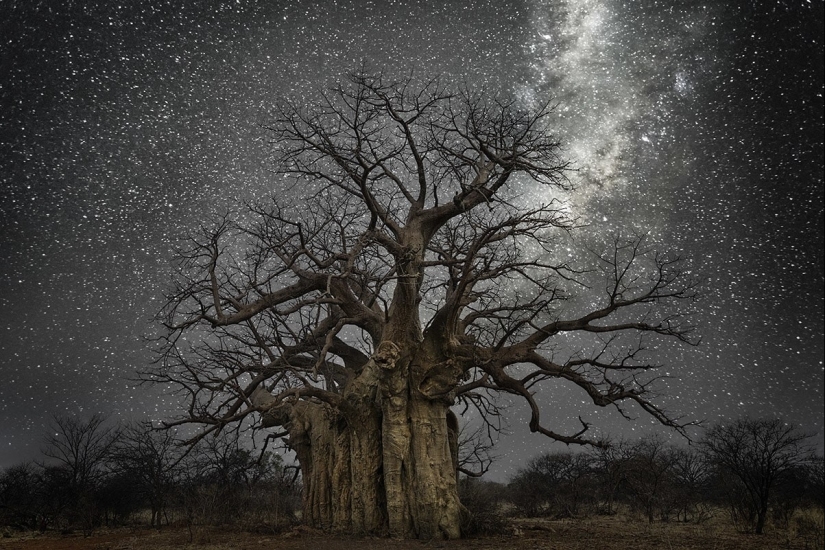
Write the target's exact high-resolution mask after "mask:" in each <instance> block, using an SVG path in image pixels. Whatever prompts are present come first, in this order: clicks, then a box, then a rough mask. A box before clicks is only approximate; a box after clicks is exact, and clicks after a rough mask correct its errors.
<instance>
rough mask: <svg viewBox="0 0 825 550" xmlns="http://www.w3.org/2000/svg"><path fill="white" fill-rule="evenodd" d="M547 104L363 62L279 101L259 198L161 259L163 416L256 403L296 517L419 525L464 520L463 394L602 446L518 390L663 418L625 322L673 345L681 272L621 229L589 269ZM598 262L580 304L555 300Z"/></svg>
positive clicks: (559, 435)
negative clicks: (169, 390) (172, 282)
mask: <svg viewBox="0 0 825 550" xmlns="http://www.w3.org/2000/svg"><path fill="white" fill-rule="evenodd" d="M552 112H553V110H552V107H551V105H549V104H545V105H540V106H538V107H530V106H525V105H522V104H521V103H520V102H519V101H517V100H513V99H503V98H501V97H487V96H485V95H484V94H483V93H478V92H475V91H472V90H468V89H459V90H457V91H451V90H448V89H447V88H446V87H445V86H443V85H442V84H441V83H440V82H439V81H438V80H428V81H423V82H420V81H417V80H415V79H414V78H407V79H403V80H390V79H388V78H387V77H384V76H382V75H372V74H365V73H363V72H362V73H356V74H352V75H351V76H350V78H349V80H348V82H347V83H345V84H344V85H341V86H338V87H335V88H334V89H332V90H330V91H328V92H326V93H323V94H322V95H321V96H320V99H319V100H318V103H317V104H315V105H313V106H310V107H305V106H303V105H301V104H298V103H291V102H285V103H283V104H281V105H280V106H279V107H278V108H277V109H276V111H275V114H274V118H273V121H272V123H271V125H270V127H269V130H270V131H271V135H272V138H273V149H274V155H275V157H276V158H275V165H274V166H275V168H274V170H275V174H276V177H280V179H278V180H277V183H276V185H277V186H278V188H277V191H276V193H275V197H274V200H273V201H272V202H271V203H265V204H256V205H251V206H249V207H248V209H246V210H245V211H244V212H241V213H238V214H236V215H234V216H230V215H227V216H224V217H222V218H221V219H219V220H218V221H217V222H216V223H215V224H212V225H209V224H206V223H205V224H204V226H203V227H201V228H200V230H199V231H197V232H195V234H193V235H192V236H191V238H190V239H189V241H188V244H187V245H186V246H184V247H182V248H181V249H180V251H179V254H180V271H179V275H178V277H177V284H176V287H175V288H174V290H173V291H172V292H170V294H169V295H168V302H167V304H166V307H165V308H164V309H163V311H162V313H161V319H162V322H163V324H164V326H165V328H166V331H167V332H166V334H165V336H164V338H163V346H162V349H161V358H160V360H159V361H158V362H157V364H156V365H155V367H154V368H153V369H152V370H151V372H147V373H145V376H146V378H147V379H150V380H152V381H155V382H158V383H161V384H170V383H171V384H173V385H175V386H176V387H177V388H178V389H179V390H180V392H181V393H182V394H183V395H185V396H186V397H187V398H188V401H189V404H188V411H187V414H186V416H185V417H184V418H181V419H178V420H176V421H173V422H170V424H181V423H199V424H202V425H204V427H205V429H204V430H203V431H202V432H201V435H200V436H199V437H202V436H203V435H205V434H207V433H211V432H214V431H218V430H221V429H222V428H223V427H224V426H226V425H228V424H230V423H238V422H241V421H243V420H244V419H246V418H248V417H249V416H250V415H251V414H252V413H260V415H261V417H262V424H263V425H264V426H268V427H278V428H280V431H278V432H276V435H279V436H284V437H286V438H287V439H288V443H289V445H290V446H291V448H292V449H293V450H294V451H295V452H296V455H297V458H298V460H299V462H300V465H301V469H302V475H303V483H304V503H303V504H304V515H303V517H304V519H305V521H307V522H309V523H310V524H313V525H317V526H320V527H324V528H332V529H337V530H344V531H350V532H356V533H363V532H369V533H384V534H387V533H388V534H391V535H393V536H400V537H418V538H422V539H430V538H433V537H448V538H451V537H458V536H459V535H460V527H459V526H460V516H461V505H460V503H459V498H458V493H457V490H456V486H457V483H456V466H457V464H458V460H457V458H456V456H455V455H456V449H457V438H458V430H457V428H456V426H457V423H456V422H455V417H454V416H453V413H452V412H451V410H450V407H451V406H452V405H454V404H456V403H458V402H462V403H465V404H468V405H469V406H472V407H476V408H477V410H479V412H480V413H481V414H482V415H483V416H484V415H487V414H489V413H491V412H493V413H495V412H496V411H495V406H494V404H492V405H491V403H492V396H493V395H495V394H497V393H500V392H503V393H506V394H510V395H512V396H515V397H517V398H520V399H522V400H523V401H524V402H525V403H526V405H527V407H528V408H529V410H530V421H529V425H530V429H531V430H532V431H533V432H538V433H541V434H544V435H546V436H548V437H549V438H551V439H553V440H556V441H561V442H565V443H581V444H600V441H599V440H598V439H594V438H592V437H590V436H589V434H588V433H587V432H588V428H589V427H590V426H589V424H588V423H587V422H585V421H584V420H581V426H580V428H576V429H574V430H572V431H570V432H566V433H565V432H564V431H563V430H559V429H557V428H555V429H554V428H553V427H552V426H551V425H548V424H547V423H546V422H545V421H543V419H542V415H541V410H540V407H539V401H538V400H537V399H536V397H535V392H536V391H537V390H538V389H540V388H541V387H542V386H543V385H544V384H543V383H544V382H545V381H547V380H557V381H561V382H563V383H565V384H568V385H570V386H571V387H574V388H578V389H579V390H581V391H583V392H584V394H585V395H586V396H588V397H589V399H590V400H591V401H592V402H593V404H594V405H596V406H600V407H604V406H609V405H612V406H615V407H616V408H617V409H618V410H619V411H620V412H621V413H622V414H629V412H627V411H626V410H625V408H624V407H623V406H622V405H623V404H628V403H633V404H635V405H636V406H638V407H639V408H641V410H643V411H645V412H646V413H648V414H650V415H652V416H653V417H654V418H655V419H657V420H658V421H659V422H661V423H663V424H665V425H667V426H671V427H674V428H677V429H678V428H680V427H681V426H680V424H679V422H678V420H677V419H674V418H671V417H670V416H669V415H668V414H667V413H666V412H665V411H663V410H662V409H661V408H660V407H658V406H657V405H656V404H654V403H653V402H652V401H651V400H650V399H649V397H650V395H651V394H650V390H651V383H652V382H653V381H654V380H655V378H656V376H655V374H654V373H653V372H652V371H653V369H655V368H656V366H657V365H656V364H653V363H649V362H647V361H646V360H645V359H644V352H645V351H646V343H645V340H644V339H643V337H644V336H645V335H651V336H655V337H664V338H674V339H677V340H681V341H683V342H691V330H692V328H691V327H690V326H689V325H687V324H685V323H684V322H683V321H684V320H683V317H682V315H680V313H679V311H678V309H676V308H675V307H673V305H674V304H675V303H677V302H680V301H682V300H688V299H691V298H693V297H694V286H695V283H694V281H693V280H691V278H690V277H689V276H688V275H687V274H686V273H685V270H684V268H683V266H682V264H681V262H680V260H679V259H678V258H676V257H670V256H668V255H664V254H659V253H656V252H654V251H653V250H651V249H649V248H648V246H647V243H646V239H645V237H644V236H635V237H631V238H629V239H622V238H619V237H617V238H616V239H615V240H614V241H613V242H612V245H611V247H610V248H609V249H608V250H606V251H601V252H598V253H595V254H594V255H593V257H592V258H593V260H594V263H595V266H592V267H588V268H587V269H585V268H584V267H576V266H574V265H573V262H572V261H570V260H568V257H567V254H566V253H565V254H563V255H562V254H560V253H559V246H560V243H561V242H562V241H561V239H562V238H563V237H565V236H566V234H567V232H569V231H570V230H572V229H573V228H574V226H575V221H574V220H573V219H571V217H570V215H569V214H568V211H567V207H566V205H565V204H564V203H563V202H561V201H560V200H559V199H558V196H559V195H560V194H561V193H564V192H565V191H569V190H570V188H571V186H570V184H569V182H568V180H567V179H566V173H567V171H568V170H569V168H570V167H569V164H568V162H567V161H565V160H563V159H562V158H561V157H560V145H559V143H558V141H557V140H556V139H555V138H554V137H553V135H552V132H551V118H552ZM528 189H538V190H540V194H539V195H537V196H539V197H544V198H543V199H530V198H528V196H527V195H526V191H527V190H528ZM560 258H561V259H560ZM594 272H597V273H599V274H600V275H601V276H602V277H603V278H602V281H603V283H602V284H603V286H602V287H600V288H599V289H598V292H596V294H595V295H594V296H593V297H592V299H591V300H589V301H588V302H587V303H588V304H589V308H588V309H587V310H582V308H581V305H580V304H579V306H577V307H578V309H577V308H572V307H571V308H570V310H567V311H566V310H565V309H564V308H563V307H562V306H564V305H565V303H566V302H565V300H566V299H567V298H568V297H569V296H571V294H570V292H569V290H570V289H576V288H579V289H582V286H581V284H583V283H584V281H585V279H586V278H587V277H590V276H592V275H593V273H594ZM579 283H581V284H579ZM571 333H576V334H581V335H583V336H582V338H575V339H572V340H568V339H567V338H566V336H567V335H570V334H571ZM573 343H575V349H574V348H572V347H571V346H573ZM565 351H566V352H568V353H567V355H566V358H564V357H561V355H560V354H561V353H562V352H565Z"/></svg>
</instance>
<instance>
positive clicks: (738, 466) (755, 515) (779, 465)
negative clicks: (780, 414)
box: [702, 418, 813, 534]
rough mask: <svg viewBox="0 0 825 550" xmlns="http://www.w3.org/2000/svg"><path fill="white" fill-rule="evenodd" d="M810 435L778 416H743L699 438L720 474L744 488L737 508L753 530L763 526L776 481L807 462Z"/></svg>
mask: <svg viewBox="0 0 825 550" xmlns="http://www.w3.org/2000/svg"><path fill="white" fill-rule="evenodd" d="M810 437H811V436H810V435H808V434H805V433H803V432H802V431H800V430H799V428H797V427H796V426H794V425H793V424H788V423H785V422H784V421H782V420H780V419H758V420H754V419H750V418H743V419H739V420H737V421H735V422H732V423H730V424H717V425H715V426H713V427H712V428H710V429H709V430H708V432H707V433H706V434H705V436H704V438H703V439H702V446H703V447H704V449H705V450H706V452H707V454H708V456H709V457H710V459H711V460H712V461H713V462H714V463H715V464H716V465H717V467H719V468H720V470H721V473H722V475H723V476H724V475H726V476H731V477H733V478H734V479H735V480H737V481H738V482H739V486H740V487H741V488H742V489H743V490H744V495H745V500H744V502H742V503H741V506H740V508H741V510H738V511H739V512H740V513H742V515H744V517H745V519H748V520H750V521H751V523H752V526H753V529H754V532H755V533H757V534H761V533H762V531H763V530H764V528H765V519H766V518H767V515H768V509H769V506H770V504H771V501H772V497H773V495H774V491H775V489H776V485H777V483H778V482H779V481H781V480H782V478H783V477H784V476H786V475H788V474H789V473H790V472H792V471H793V470H794V469H798V468H802V467H804V466H805V465H806V464H808V463H809V462H810V460H811V457H812V456H813V451H812V449H811V447H810V446H809V445H808V444H807V441H808V440H809V439H810Z"/></svg>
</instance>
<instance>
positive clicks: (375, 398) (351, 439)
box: [256, 344, 461, 539]
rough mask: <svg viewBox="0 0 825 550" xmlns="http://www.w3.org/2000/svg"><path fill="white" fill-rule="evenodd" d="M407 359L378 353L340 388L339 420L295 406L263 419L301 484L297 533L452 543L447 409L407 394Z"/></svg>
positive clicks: (389, 349)
mask: <svg viewBox="0 0 825 550" xmlns="http://www.w3.org/2000/svg"><path fill="white" fill-rule="evenodd" d="M407 357H409V356H406V355H405V356H404V357H401V356H400V353H399V349H398V348H397V346H394V345H393V344H382V345H381V346H379V349H378V350H376V353H374V354H373V358H372V360H371V361H370V362H369V363H368V364H367V365H366V366H365V367H364V370H363V371H362V373H361V374H360V375H359V376H358V378H357V379H356V380H355V381H354V382H353V383H352V384H351V385H350V386H349V387H348V388H347V391H346V393H345V397H346V399H345V405H344V406H343V407H341V410H337V409H334V408H333V407H331V406H329V405H326V404H323V403H320V402H313V401H298V402H296V403H294V404H292V405H289V406H288V407H284V406H282V407H284V408H281V411H283V412H280V411H273V412H272V414H271V415H269V416H268V417H267V415H265V417H264V419H265V421H267V418H269V424H276V423H277V424H283V425H285V426H286V428H287V431H288V432H289V444H290V446H291V447H292V449H293V450H294V451H295V453H296V455H297V458H298V461H299V462H300V465H301V471H302V474H303V483H304V494H303V509H304V521H305V522H306V523H308V524H310V525H313V526H315V527H319V528H322V529H325V530H331V531H339V532H346V533H353V534H367V533H370V534H379V535H390V536H393V537H402V538H419V539H433V538H458V537H459V536H460V517H461V505H460V503H459V500H458V490H457V482H456V469H455V465H456V457H455V456H454V454H455V451H456V444H455V441H456V434H455V430H454V429H450V428H448V425H447V416H448V411H449V407H448V404H447V402H446V401H445V400H443V399H442V400H430V399H427V398H425V397H424V396H423V395H421V394H420V392H417V391H411V389H410V387H411V384H410V378H411V377H410V375H409V372H410V371H411V369H410V366H409V360H408V359H407ZM256 397H257V398H256V402H258V403H260V402H261V401H260V400H261V398H260V395H259V396H256ZM285 409H288V413H287V411H286V410H285ZM284 413H286V414H284Z"/></svg>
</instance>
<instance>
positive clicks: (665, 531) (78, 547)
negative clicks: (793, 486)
mask: <svg viewBox="0 0 825 550" xmlns="http://www.w3.org/2000/svg"><path fill="white" fill-rule="evenodd" d="M816 531H817V532H816V533H798V532H796V531H793V530H791V531H784V530H771V531H770V532H768V533H766V534H764V535H761V536H757V535H748V534H743V533H739V532H737V531H736V530H735V529H733V528H732V527H730V526H728V525H725V524H724V523H722V522H719V521H714V520H711V521H709V522H706V523H703V524H701V525H695V524H677V523H655V524H653V525H650V524H647V523H646V522H643V521H632V520H627V519H623V518H617V517H599V518H591V519H580V520H561V521H550V520H522V521H514V522H513V534H511V535H506V536H505V535H499V536H488V537H480V538H471V539H464V540H456V541H401V540H390V539H379V538H367V539H360V538H352V537H344V536H333V535H328V534H325V533H322V532H320V531H316V530H313V529H309V528H304V527H297V528H294V529H292V530H290V531H287V532H285V533H281V534H265V533H249V532H238V531H233V530H224V531H221V530H219V529H216V528H205V527H200V528H195V529H193V531H192V532H191V536H190V532H189V530H188V529H186V528H174V527H169V528H164V529H162V530H161V531H155V530H153V529H149V528H131V529H130V528H121V529H111V530H100V531H98V532H96V533H94V534H93V535H92V536H90V537H83V535H81V534H70V535H59V534H56V533H54V534H52V533H47V534H30V533H29V534H15V533H8V532H6V533H4V534H3V538H0V550H87V549H88V550H170V549H173V548H188V549H192V550H195V549H197V550H263V549H273V550H275V549H277V550H304V549H319V550H356V549H357V550H425V549H429V548H439V549H445V550H469V549H473V550H494V549H495V550H510V549H513V550H515V549H518V550H523V549H537V550H620V549H638V550H641V549H644V550H655V549H664V550H753V549H757V548H758V549H763V550H780V549H782V550H788V549H792V550H796V549H799V550H803V549H804V550H822V549H823V545H825V541H823V540H822V537H823V535H822V532H821V530H820V529H817V530H816Z"/></svg>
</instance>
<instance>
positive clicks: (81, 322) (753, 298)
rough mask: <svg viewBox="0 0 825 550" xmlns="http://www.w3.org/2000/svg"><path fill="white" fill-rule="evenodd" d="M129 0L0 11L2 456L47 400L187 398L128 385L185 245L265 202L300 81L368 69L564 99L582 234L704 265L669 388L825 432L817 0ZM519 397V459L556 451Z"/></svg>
mask: <svg viewBox="0 0 825 550" xmlns="http://www.w3.org/2000/svg"><path fill="white" fill-rule="evenodd" d="M51 4H55V5H51ZM64 4H65V5H64ZM132 4H133V3H129V6H118V5H116V4H112V3H109V2H102V1H101V2H65V3H60V5H57V3H53V2H6V3H3V4H0V108H2V110H1V111H0V168H1V170H0V258H2V266H0V285H2V296H0V306H1V307H2V312H1V313H0V361H2V363H0V364H2V369H3V370H2V376H3V380H4V383H3V384H2V386H0V415H2V418H3V420H4V422H3V426H2V427H0V465H8V464H10V463H13V462H16V461H18V460H21V459H24V458H30V457H32V456H34V455H35V454H36V452H37V451H38V449H39V440H40V437H41V434H42V431H43V429H44V426H45V424H46V423H47V422H48V418H49V415H50V414H68V413H72V414H73V413H80V414H90V413H91V412H94V411H100V412H103V413H105V414H109V415H112V416H113V417H114V418H116V419H117V418H119V419H124V418H143V417H146V416H149V417H152V418H156V419H157V418H160V417H161V416H163V415H165V414H169V407H171V406H172V404H171V402H169V401H168V400H166V401H164V400H162V399H160V398H158V396H157V392H158V390H157V389H147V388H136V387H135V385H134V383H132V382H131V381H130V380H129V377H131V376H132V375H133V373H134V371H135V369H136V368H138V367H141V366H144V365H145V364H146V363H147V362H148V361H150V360H151V354H150V353H149V351H148V347H147V345H146V344H145V343H144V342H143V341H142V339H141V337H142V336H143V335H150V334H151V333H152V330H153V324H152V321H151V317H152V315H153V314H154V313H155V311H156V310H157V309H158V308H159V306H160V302H161V299H162V295H163V290H164V288H166V286H167V285H168V284H169V280H170V261H171V259H172V256H173V252H172V250H173V247H174V244H175V243H176V242H179V241H180V240H181V239H182V238H183V237H184V236H185V234H186V231H187V229H188V228H192V227H195V226H196V225H197V224H199V223H208V220H209V219H210V217H211V216H212V215H214V214H215V213H218V212H221V211H223V210H224V209H226V208H231V207H232V206H233V205H235V204H237V201H238V200H244V199H250V198H258V197H262V196H266V195H267V194H268V193H269V192H270V190H271V188H272V180H271V177H270V174H269V171H268V167H267V160H268V158H269V147H270V144H269V142H268V138H267V135H266V132H265V131H264V130H263V129H262V125H265V124H266V122H267V113H268V112H269V110H270V109H271V107H272V105H273V104H274V103H275V102H276V101H277V100H278V99H279V98H280V97H282V96H290V97H293V98H302V97H307V96H309V95H310V91H311V90H313V89H317V88H318V87H319V86H329V85H332V84H334V83H335V82H336V81H337V80H338V79H339V78H340V77H341V75H342V74H344V73H346V72H347V71H350V70H352V69H356V68H358V67H359V66H361V64H362V63H366V64H367V65H368V66H370V67H374V68H378V69H384V70H385V71H387V72H389V73H399V74H400V73H403V74H406V73H407V72H409V71H415V72H417V73H418V74H424V73H428V74H441V75H442V77H443V78H445V79H446V80H447V81H453V82H456V83H458V82H466V83H468V84H470V85H471V86H474V87H482V86H483V87H485V88H486V89H487V90H489V91H490V92H491V93H495V92H505V93H512V94H515V95H516V96H517V97H519V98H522V99H523V100H524V101H527V102H531V101H543V100H545V99H552V100H553V101H555V102H557V103H558V107H557V110H556V116H557V124H558V126H557V127H558V135H559V137H560V138H561V139H562V142H563V144H564V146H565V152H566V154H567V156H568V157H569V158H570V159H571V160H572V161H573V162H574V163H575V165H576V166H577V167H578V168H579V171H578V172H577V173H576V174H574V175H573V176H572V177H573V180H574V183H575V184H576V187H577V190H576V191H575V192H574V193H573V194H571V195H569V196H568V197H566V199H567V200H568V201H569V202H568V204H569V207H570V208H571V210H572V211H574V212H575V214H576V215H578V216H579V217H580V219H581V220H582V222H583V223H586V224H588V226H589V227H588V228H586V229H583V230H582V232H581V236H577V237H575V238H577V239H580V240H581V241H583V242H588V243H591V244H592V243H597V242H598V241H599V239H601V238H602V237H603V236H605V235H609V234H612V233H613V232H615V231H618V230H628V229H633V230H636V231H646V232H649V233H650V234H651V237H652V238H653V239H654V240H655V241H656V242H658V243H660V245H661V246H662V248H665V249H672V250H675V251H676V252H678V253H679V254H681V255H683V256H685V257H686V258H687V259H688V261H689V262H690V265H691V268H692V270H693V271H694V272H696V273H698V274H699V275H700V276H702V277H703V278H705V279H706V281H707V283H706V285H705V293H704V299H703V300H702V301H701V302H700V303H699V304H698V306H697V312H696V317H697V322H698V324H699V326H700V331H701V333H702V334H703V336H704V340H703V343H702V345H701V346H700V347H698V348H695V349H693V348H689V349H682V348H677V349H671V348H667V349H662V350H660V351H661V353H662V354H663V355H664V357H662V358H661V360H662V362H663V363H665V364H667V365H668V367H667V371H668V372H669V373H670V374H671V375H672V376H673V377H674V378H673V379H671V380H670V381H668V382H667V383H666V384H665V385H663V386H662V388H661V389H662V392H663V397H662V400H661V402H662V403H664V404H665V405H666V406H667V407H668V408H670V409H671V410H674V411H676V412H679V413H681V414H684V415H686V416H687V417H689V418H706V419H708V420H711V421H713V420H716V419H719V418H731V417H736V416H739V415H741V414H746V413H747V414H752V415H755V416H759V415H773V414H776V415H780V416H782V417H783V418H787V419H788V420H789V421H793V422H796V423H799V424H801V425H802V426H803V427H804V428H805V429H807V430H811V431H814V432H818V433H819V436H818V437H819V439H820V440H821V438H822V425H823V418H822V412H821V411H822V408H823V388H822V387H823V355H824V354H825V352H823V315H824V314H823V168H822V155H823V147H822V113H823V97H822V88H823V75H822V72H823V68H822V67H823V53H822V52H823V38H822V22H823V18H822V11H823V6H822V2H806V1H799V2H782V3H767V4H764V5H760V6H756V5H755V3H746V2H740V3H729V4H725V3H718V2H714V3H709V4H708V5H707V6H702V5H696V4H695V3H693V2H686V1H685V2H678V1H673V2H661V1H653V0H647V1H643V2H633V3H628V2H618V1H596V0H580V1H573V0H568V1H564V0H543V1H542V0H535V1H533V2H515V1H510V2H498V1H496V2H494V1H492V0H490V1H488V2H470V1H456V2H439V3H437V2H323V3H322V2H308V1H297V2H288V3H287V2H259V3H256V2H250V1H246V0H238V1H234V0H233V1H231V2H230V1H212V2H205V3H197V7H194V6H195V3H186V2H147V3H145V4H142V5H140V6H138V5H137V4H136V5H134V6H132ZM545 399H546V401H547V405H546V409H547V411H548V412H546V413H545V414H548V415H550V418H553V419H557V420H558V421H559V422H562V423H563V422H564V421H565V418H567V417H569V418H572V419H573V420H575V418H576V415H578V414H580V413H581V412H582V411H584V412H587V411H588V409H586V408H583V407H582V406H581V403H580V400H579V399H578V397H576V396H571V395H567V394H561V395H553V394H552V393H550V394H548V395H547V396H546V398H545ZM579 409H581V410H579ZM571 413H572V414H571ZM512 414H513V420H512V421H511V424H510V431H511V432H512V435H510V436H508V437H506V438H505V439H504V440H503V441H502V442H501V443H500V449H499V451H498V454H499V455H503V456H504V457H506V458H505V459H503V460H502V461H501V463H500V464H499V466H498V467H497V468H498V469H497V470H496V471H497V475H499V476H506V475H508V474H509V473H511V472H512V471H513V468H515V467H517V466H518V465H519V464H521V463H522V462H523V461H524V460H525V459H526V458H529V457H530V456H531V455H532V454H533V453H535V452H538V450H541V449H546V448H548V447H547V446H548V443H547V442H546V441H544V440H542V439H541V438H539V437H538V436H530V435H526V434H525V430H524V429H523V428H521V427H520V425H519V419H520V418H521V417H522V416H523V411H520V410H514V411H512ZM593 414H598V416H599V418H600V421H601V420H603V421H604V422H603V425H604V426H605V429H608V430H615V431H617V432H618V433H624V434H633V433H640V432H645V430H649V429H651V426H650V423H649V422H648V421H647V420H644V419H642V421H640V422H638V423H636V424H632V423H628V422H626V421H623V420H622V421H620V420H615V419H613V418H612V417H608V415H606V414H604V413H593ZM602 417H604V418H602Z"/></svg>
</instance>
